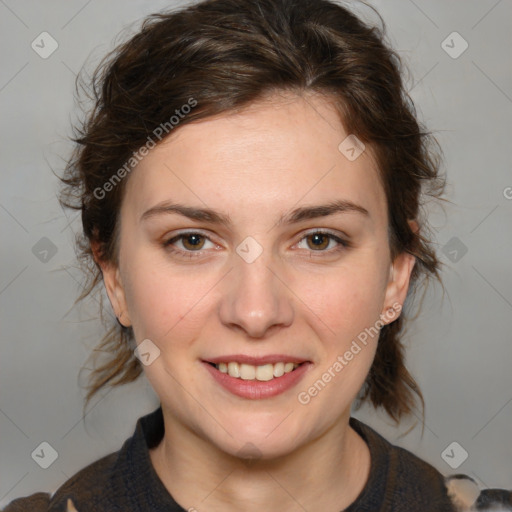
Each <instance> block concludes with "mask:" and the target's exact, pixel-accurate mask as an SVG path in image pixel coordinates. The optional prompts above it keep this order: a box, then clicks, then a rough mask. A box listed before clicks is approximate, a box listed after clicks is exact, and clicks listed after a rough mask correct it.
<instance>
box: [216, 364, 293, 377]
mask: <svg viewBox="0 0 512 512" xmlns="http://www.w3.org/2000/svg"><path fill="white" fill-rule="evenodd" d="M297 366H299V364H298V363H283V362H280V363H276V364H264V365H261V366H254V365H252V364H245V363H237V362H235V361H231V362H229V363H219V364H216V365H215V367H216V368H217V370H219V371H220V372H222V373H227V374H228V375H229V376H230V377H235V378H237V379H242V380H259V381H268V380H272V379H274V378H277V377H282V376H283V375H284V374H285V373H290V372H291V371H293V370H295V368H297Z"/></svg>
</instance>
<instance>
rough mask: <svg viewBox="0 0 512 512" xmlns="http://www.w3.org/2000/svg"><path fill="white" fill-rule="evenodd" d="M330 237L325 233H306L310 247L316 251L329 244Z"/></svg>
mask: <svg viewBox="0 0 512 512" xmlns="http://www.w3.org/2000/svg"><path fill="white" fill-rule="evenodd" d="M331 238H332V237H331V236H329V235H327V234H325V233H313V234H312V235H308V236H307V237H306V240H307V242H308V247H309V248H310V249H313V250H315V251H318V250H322V249H326V248H327V247H328V246H329V242H330V240H331Z"/></svg>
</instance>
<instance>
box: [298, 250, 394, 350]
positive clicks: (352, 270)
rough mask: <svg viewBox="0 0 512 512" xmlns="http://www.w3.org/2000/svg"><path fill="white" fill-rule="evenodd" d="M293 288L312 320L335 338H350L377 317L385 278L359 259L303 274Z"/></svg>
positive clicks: (374, 263)
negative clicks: (319, 272)
mask: <svg viewBox="0 0 512 512" xmlns="http://www.w3.org/2000/svg"><path fill="white" fill-rule="evenodd" d="M296 289H297V290H300V292H298V293H297V295H299V297H300V298H301V300H302V302H303V304H304V306H305V308H304V309H309V310H310V311H311V312H313V313H314V316H313V317H312V318H313V320H312V321H314V322H315V323H316V324H320V323H323V324H324V326H325V327H324V328H325V329H326V330H327V331H328V332H329V333H330V334H331V335H332V336H333V337H334V339H335V340H340V339H343V340H350V339H352V337H355V336H357V335H358V334H359V332H361V331H362V330H364V329H365V328H366V327H370V326H371V325H373V324H374V323H375V322H376V321H377V320H378V318H379V315H380V313H381V311H382V304H383V299H384V296H385V279H384V278H383V276H382V270H381V269H380V267H379V265H378V264H377V263H376V262H375V261H374V262H373V263H372V264H365V263H364V261H363V259H362V258H361V260H360V261H359V263H358V264H347V265H344V266H343V267H340V268H339V269H337V270H336V271H334V272H330V273H329V275H323V276H316V277H311V274H309V275H307V276H303V277H301V284H300V285H299V286H298V287H297V288H296ZM315 319H316V320H315Z"/></svg>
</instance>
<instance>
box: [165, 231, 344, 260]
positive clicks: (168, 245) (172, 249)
mask: <svg viewBox="0 0 512 512" xmlns="http://www.w3.org/2000/svg"><path fill="white" fill-rule="evenodd" d="M190 235H199V236H201V237H203V238H205V239H206V240H208V241H210V242H212V243H215V242H213V241H212V240H211V239H210V238H209V237H208V236H206V235H204V234H203V233H200V232H198V231H186V232H184V233H180V234H179V235H176V236H174V237H172V238H170V239H169V240H167V241H165V242H163V244H162V245H163V247H164V248H165V249H167V250H168V251H169V252H171V253H174V254H178V255H182V256H185V257H188V258H194V257H198V256H202V254H203V251H201V250H200V251H188V250H182V249H176V248H175V247H173V245H172V244H174V243H175V242H177V241H179V240H181V239H183V238H186V237H187V236H190ZM312 235H324V236H327V237H329V238H330V239H331V240H334V241H335V242H337V243H338V246H337V247H335V248H334V249H329V250H318V251H314V250H310V252H311V253H326V254H333V253H337V252H340V251H343V250H344V249H347V248H349V247H350V244H349V242H347V241H346V240H343V239H342V238H340V237H339V236H337V235H335V234H333V233H330V232H329V231H322V230H316V231H311V232H309V233H306V234H305V235H304V236H303V237H302V238H301V239H300V240H299V241H298V242H297V243H298V244H299V243H300V242H302V241H303V240H304V239H306V238H307V237H309V236H312Z"/></svg>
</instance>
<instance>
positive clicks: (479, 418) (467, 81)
mask: <svg viewBox="0 0 512 512" xmlns="http://www.w3.org/2000/svg"><path fill="white" fill-rule="evenodd" d="M372 4H373V5H375V6H376V7H377V9H378V10H379V11H380V12H381V14H382V15H383V17H384V19H385V21H386V23H387V25H388V29H389V35H390V39H391V41H392V43H393V44H394V46H395V47H396V48H397V49H398V50H399V52H400V54H401V55H402V56H403V58H404V59H405V61H406V62H407V63H408V65H409V67H410V70H411V75H412V76H411V78H410V79H409V82H408V83H409V86H408V88H409V90H411V94H412V97H413V99H414V100H415V102H416V103H417V106H418V109H419V112H420V115H421V117H422V118H423V119H424V120H425V122H426V123H427V124H428V126H429V127H430V128H431V129H432V130H434V131H435V132H436V134H437V136H438V139H439V141H440V143H441V144H442V146H443V148H444V151H445V166H446V169H447V173H448V179H449V183H450V186H449V188H448V191H447V192H448V197H449V198H450V199H451V201H452V202H453V204H451V205H448V206H447V207H445V211H444V213H443V212H442V211H441V210H440V209H439V208H431V212H432V214H433V219H434V224H435V229H436V233H435V235H436V237H437V244H438V248H439V254H440V255H441V259H442V260H443V262H444V263H445V264H446V267H445V270H444V272H443V278H444V282H445V286H446V292H447V293H446V294H445V296H444V298H443V293H442V290H441V289H440V288H439V287H437V288H432V289H431V291H430V292H429V293H428V294H427V296H426V299H425V302H424V310H423V312H422V314H421V315H420V317H419V318H418V320H417V322H416V323H415V324H414V326H412V327H411V328H410V329H409V331H408V333H409V334H408V337H407V345H408V347H409V349H408V350H409V351H408V362H409V367H410V369H411V371H412V373H413V375H415V376H416V378H417V380H418V381H419V384H420V386H421V388H422V390H423V392H424V396H425V400H426V426H425V430H424V433H423V436H421V427H419V426H417V427H416V428H415V429H414V430H413V431H412V432H411V433H410V434H408V435H407V436H404V437H399V436H400V434H401V433H403V432H405V431H406V430H407V429H408V428H409V427H410V426H411V425H412V423H410V422H409V423H404V424H403V425H400V427H399V428H395V427H394V426H393V424H392V422H391V421H390V420H389V419H387V418H386V417H385V416H384V415H383V414H382V413H378V412H375V411H373V410H371V409H368V408H364V409H362V410H360V411H357V412H356V413H355V415H356V416H357V417H359V418H360V419H362V420H363V421H365V422H367V423H368V424H370V425H371V426H373V427H374V428H375V429H376V430H377V431H379V432H380V433H382V435H384V436H385V437H387V438H388V439H389V440H390V441H391V442H394V443H396V444H400V445H402V446H404V447H406V448H408V449H410V450H411V451H413V452H414V453H416V454H417V455H419V456H420V457H422V458H423V459H425V460H427V461H429V462H430V463H431V464H433V465H434V466H436V467H437V468H438V469H439V470H440V471H441V472H443V473H444V474H452V473H457V472H463V473H466V474H468V475H471V476H472V477H473V478H475V479H476V480H477V481H478V482H479V483H480V484H481V485H482V486H483V487H505V488H512V442H511V440H512V428H511V425H512V377H511V371H510V366H511V362H512V340H511V334H510V332H511V330H512V314H511V313H512V291H511V290H512V273H511V272H510V261H511V257H512V235H511V233H512V230H511V222H510V219H511V214H512V188H511V187H512V173H511V168H510V166H511V162H512V159H511V147H512V143H511V141H510V137H511V133H512V129H511V128H512V127H511V124H512V122H511V119H512V116H511V113H512V73H511V66H510V48H512V40H511V39H512V36H511V34H512V30H511V28H512V27H511V20H512V2H511V1H510V0H501V1H496V0H485V1H484V0H471V1H469V0H466V1H464V2H461V1H454V0H452V1H446V0H443V1H441V0H437V1H428V2H427V1H425V0H415V1H414V2H413V1H411V0H401V1H398V0H395V1H390V0H387V1H386V2H384V1H374V2H372ZM176 5H178V2H173V1H155V0H153V1H151V2H148V1H142V0H137V1H131V2H123V1H121V0H116V1H109V2H100V1H98V0H89V1H64V0H58V1H57V0H51V1H46V2H35V1H27V0H18V1H14V0H0V14H1V18H0V34H1V35H0V37H1V42H2V46H1V48H2V66H1V68H0V105H1V113H2V127H1V130H2V133H1V142H2V148H1V153H0V157H1V166H0V172H1V178H2V187H1V189H0V223H1V230H2V231H1V232H2V243H1V244H0V251H1V258H2V260H1V262H2V264H1V275H0V307H1V370H0V390H1V394H0V433H1V435H0V461H1V467H0V506H5V505H6V504H7V503H8V502H9V501H11V500H12V499H14V498H16V497H18V496H24V495H27V494H30V493H33V492H36V491H47V492H51V491H54V490H56V489H57V488H58V487H59V486H60V485H61V484H62V483H63V482H64V481H65V480H66V479H67V478H69V477H70V476H72V475H73V474H74V473H76V472H77V471H78V470H79V469H81V468H82V467H84V466H85V465H87V464H89V463H91V462H93V461H95V460H97V459H98V458H100V457H102V456H103V455H106V454H107V453H110V452H112V451H115V450H118V449H119V448H120V447H121V445H122V443H123V441H124V440H125V439H126V438H128V437H129V436H130V435H131V434H132V432H133V429H134V427H135V422H136V419H137V418H138V417H139V416H141V415H143V414H147V413H148V412H150V411H152V410H154V408H156V407H157V405H158V400H157V398H156V395H155V394H154V392H153V391H152V389H151V388H150V385H149V383H147V381H146V380H145V378H142V379H140V380H139V381H138V382H136V383H133V384H131V385H128V386H125V387H124V388H121V389H117V390H113V391H112V390H110V389H108V390H106V391H105V390H103V391H102V393H101V395H100V396H98V395H97V396H96V397H95V398H94V400H93V402H92V404H91V406H90V408H89V409H88V411H89V412H88V414H87V415H86V418H85V420H84V419H83V418H82V399H83V396H84V391H83V390H82V388H81V387H80V383H83V382H84V380H83V377H82V378H81V379H79V370H80V368H81V367H82V366H83V365H84V363H85V361H86V359H87V356H88V355H89V353H90V350H91V348H92V347H93V346H94V345H95V344H96V343H97V341H98V339H99V337H100V336H101V334H102V327H101V324H100V323H99V321H98V320H97V319H96V317H97V306H98V304H97V302H95V301H94V300H92V299H91V300H89V301H88V302H87V303H86V304H84V305H83V306H82V307H80V308H74V309H73V308H72V307H71V306H72V304H73V301H74V299H75V297H76V296H77V294H78V292H79V290H80V289H81V284H80V283H81V275H80V272H79V271H78V270H77V268H76V266H75V262H74V257H75V256H74V250H73V237H74V232H75V231H76V230H78V229H79V228H80V221H79V218H78V215H77V214H76V213H75V214H71V213H69V212H67V213H64V212H63V211H62V209H61V208H60V206H59V205H58V203H57V200H56V196H55V194H56V191H57V187H58V181H57V179H56V178H55V177H54V176H53V174H52V173H51V171H50V168H53V169H54V170H55V171H57V172H60V171H61V170H62V168H63V165H64V161H65V158H66V156H67V155H68V154H69V151H70V149H71V144H70V143H69V142H67V141H66V137H67V136H68V135H69V134H70V133H71V132H70V123H71V122H72V121H73V120H74V119H75V118H76V112H77V111H76V107H75V104H74V99H73V94H74V79H75V74H76V73H77V72H78V71H79V70H80V68H81V67H82V65H83V64H84V63H85V62H86V59H88V60H87V66H88V69H90V70H92V69H93V68H94V65H95V64H96V63H97V62H98V59H99V58H101V57H102V56H103V55H104V54H105V53H106V52H107V51H108V50H110V49H111V48H113V45H114V42H115V36H116V34H118V33H119V32H120V31H121V30H122V29H123V28H125V27H127V26H128V25H131V27H132V29H134V28H136V27H138V26H139V21H140V20H141V19H142V17H143V16H145V15H147V14H149V13H151V12H155V11H158V10H160V9H162V8H166V7H169V6H176ZM358 9H359V8H358ZM43 31H46V32H48V33H50V34H51V36H52V37H53V38H54V39H55V40H56V41H57V43H58V45H59V46H58V49H57V50H56V51H55V52H54V53H53V54H52V55H51V56H50V57H48V58H47V59H43V58H41V57H40V56H39V55H38V54H37V53H36V52H35V51H34V50H33V49H32V47H31V43H32V41H34V40H35V39H36V38H37V37H38V36H39V34H40V33H41V32H43ZM454 31H456V32H458V33H459V34H460V35H461V36H462V38H463V39H464V40H465V41H467V43H468V45H469V46H468V48H467V50H466V51H465V52H464V53H462V54H461V55H460V56H458V57H457V58H453V56H454V55H455V54H456V53H458V52H459V51H460V50H461V49H462V48H463V46H462V44H463V40H462V39H460V38H458V36H453V35H452V36H450V37H448V36H449V35H450V34H452V32H454ZM447 37H448V39H447ZM445 40H446V42H445V43H444V44H442V42H443V41H445ZM118 41H119V39H118ZM450 47H451V48H450ZM46 48H48V46H46ZM445 49H446V50H448V51H449V52H451V53H452V56H450V55H449V54H448V53H447V52H446V51H445ZM41 239H43V241H41ZM46 239H48V240H49V241H51V244H50V243H49V242H48V240H46ZM48 246H49V247H52V248H53V246H54V248H53V252H55V251H56V252H55V254H53V253H52V252H51V251H50V252H49V253H47V254H46V255H44V253H42V252H41V247H43V248H44V247H48ZM466 249H467V252H466V253H465V254H464V251H465V250H466ZM82 373H84V372H82ZM85 374H86V372H85ZM44 441H46V442H47V443H49V444H50V445H51V446H52V447H53V448H54V449H55V450H56V452H57V453H58V457H57V459H56V460H55V462H54V463H53V464H51V466H50V467H48V468H47V469H42V468H41V467H40V466H39V465H38V464H37V463H36V462H35V460H34V459H33V458H32V457H31V454H32V453H33V452H34V450H35V449H36V448H38V447H39V445H40V443H42V442H44ZM454 441H455V442H457V443H458V445H457V446H455V448H453V445H452V447H451V448H450V449H448V451H447V452H445V449H446V448H447V447H448V446H449V445H450V444H451V443H452V442H454ZM459 446H460V447H459ZM452 448H453V451H452ZM462 449H464V450H465V451H466V452H467V453H468V455H469V456H468V458H467V459H466V460H465V461H464V462H463V463H462V464H460V462H461V461H462V458H463V454H464V452H463V451H462ZM47 453H48V452H47ZM443 453H445V456H444V458H443V456H442V454H443ZM447 454H448V457H447ZM447 460H449V461H450V462H451V463H452V464H460V465H459V466H458V467H457V468H454V469H452V467H450V466H449V465H448V463H447V462H446V461H447Z"/></svg>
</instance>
